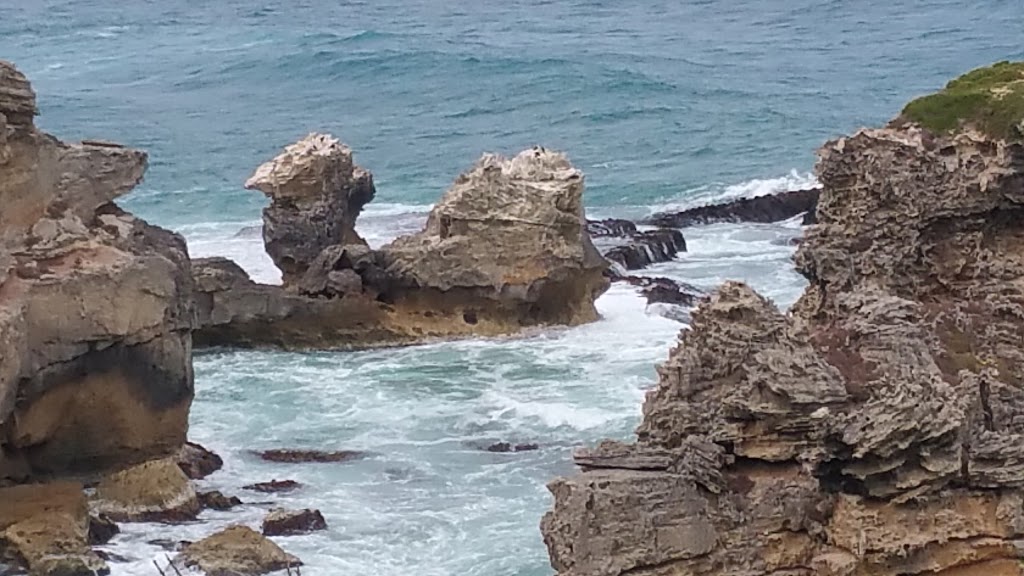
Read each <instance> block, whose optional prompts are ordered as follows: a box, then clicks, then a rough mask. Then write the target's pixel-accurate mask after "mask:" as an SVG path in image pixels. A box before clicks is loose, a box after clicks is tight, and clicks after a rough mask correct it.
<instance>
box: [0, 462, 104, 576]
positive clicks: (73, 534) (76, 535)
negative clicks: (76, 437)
mask: <svg viewBox="0 0 1024 576" xmlns="http://www.w3.org/2000/svg"><path fill="white" fill-rule="evenodd" d="M0 502H2V503H3V504H2V505H0V558H2V559H11V560H14V561H16V562H18V563H20V564H21V565H23V566H24V567H25V568H26V569H28V570H30V571H31V573H32V574H40V575H50V574H53V575H65V574H70V575H79V574H80V575H83V576H84V575H86V574H88V575H91V574H94V573H97V572H98V573H101V574H103V573H108V572H109V570H107V567H106V565H105V563H104V562H103V560H102V559H100V558H99V557H98V556H96V555H95V554H94V553H92V552H91V551H90V550H89V544H90V541H89V534H90V529H89V528H90V519H89V514H88V508H87V505H86V499H85V495H84V493H83V492H82V485H81V484H78V483H75V482H52V483H47V484H24V485H20V486H12V487H9V488H0Z"/></svg>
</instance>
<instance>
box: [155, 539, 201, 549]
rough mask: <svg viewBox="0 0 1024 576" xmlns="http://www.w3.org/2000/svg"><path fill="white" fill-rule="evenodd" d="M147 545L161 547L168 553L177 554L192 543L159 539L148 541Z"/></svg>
mask: <svg viewBox="0 0 1024 576" xmlns="http://www.w3.org/2000/svg"><path fill="white" fill-rule="evenodd" d="M146 543H147V544H152V545H153V546H159V547H160V548H163V549H164V550H167V551H168V552H177V551H179V550H181V549H183V548H184V547H185V546H188V545H189V544H191V543H192V542H190V541H189V540H170V539H167V538H158V539H156V540H148V541H147V542H146Z"/></svg>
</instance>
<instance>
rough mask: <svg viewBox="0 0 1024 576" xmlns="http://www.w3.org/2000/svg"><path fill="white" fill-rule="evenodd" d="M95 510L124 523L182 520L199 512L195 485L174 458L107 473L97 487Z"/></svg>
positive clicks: (199, 506)
mask: <svg viewBox="0 0 1024 576" xmlns="http://www.w3.org/2000/svg"><path fill="white" fill-rule="evenodd" d="M91 506H92V509H93V511H94V512H96V513H99V514H104V515H106V516H108V517H109V518H111V519H112V520H115V521H121V522H182V521H186V520H192V519H194V518H195V517H196V515H197V514H199V511H200V510H201V508H202V507H201V505H200V503H199V500H198V497H197V495H196V491H195V488H193V486H192V483H191V482H190V481H189V479H188V477H187V476H185V473H184V472H182V470H181V468H179V467H178V464H177V462H176V460H175V459H173V458H164V459H162V460H152V461H150V462H145V463H143V464H139V465H138V466H134V467H132V468H129V469H127V470H122V471H121V472H117V473H114V474H111V475H110V476H107V477H106V478H104V479H103V480H101V481H100V483H99V485H97V486H96V494H95V496H94V498H93V501H92V503H91Z"/></svg>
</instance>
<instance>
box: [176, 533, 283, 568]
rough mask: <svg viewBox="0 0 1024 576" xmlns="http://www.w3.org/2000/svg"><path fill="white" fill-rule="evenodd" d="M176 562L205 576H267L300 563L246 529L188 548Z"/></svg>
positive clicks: (217, 534) (220, 534) (208, 538)
mask: <svg viewBox="0 0 1024 576" xmlns="http://www.w3.org/2000/svg"><path fill="white" fill-rule="evenodd" d="M176 561H177V562H179V563H181V564H184V565H185V566H187V567H195V568H198V569H200V570H202V571H203V572H204V573H206V574H207V576H237V575H239V574H241V575H245V576H249V575H256V574H267V573H268V572H276V571H278V570H285V569H289V568H295V567H298V566H301V565H302V561H301V560H299V559H298V558H296V557H295V556H292V555H291V554H288V553H287V552H285V551H284V550H282V549H281V548H280V547H279V546H278V545H277V544H274V543H273V542H271V541H270V540H268V539H267V538H265V537H264V536H261V535H260V533H259V532H256V531H255V530H253V529H252V528H248V527H246V526H231V527H229V528H227V529H225V530H222V531H220V532H218V533H216V534H214V535H212V536H208V537H206V538H203V539H202V540H200V541H198V542H195V543H193V544H189V545H188V546H185V548H184V549H183V550H182V551H181V554H179V555H178V558H177V559H176Z"/></svg>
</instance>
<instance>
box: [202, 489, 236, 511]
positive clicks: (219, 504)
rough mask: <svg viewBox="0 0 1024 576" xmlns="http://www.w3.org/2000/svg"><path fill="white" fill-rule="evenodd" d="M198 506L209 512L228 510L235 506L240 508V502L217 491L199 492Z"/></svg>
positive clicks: (234, 497)
mask: <svg viewBox="0 0 1024 576" xmlns="http://www.w3.org/2000/svg"><path fill="white" fill-rule="evenodd" d="M198 497H199V505H200V506H202V507H203V508H205V509H209V510H219V511H224V510H230V509H232V508H234V507H235V506H241V505H242V501H241V500H240V499H239V498H238V496H225V495H223V494H221V493H220V491H218V490H214V491H212V492H200V493H199V494H198Z"/></svg>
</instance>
